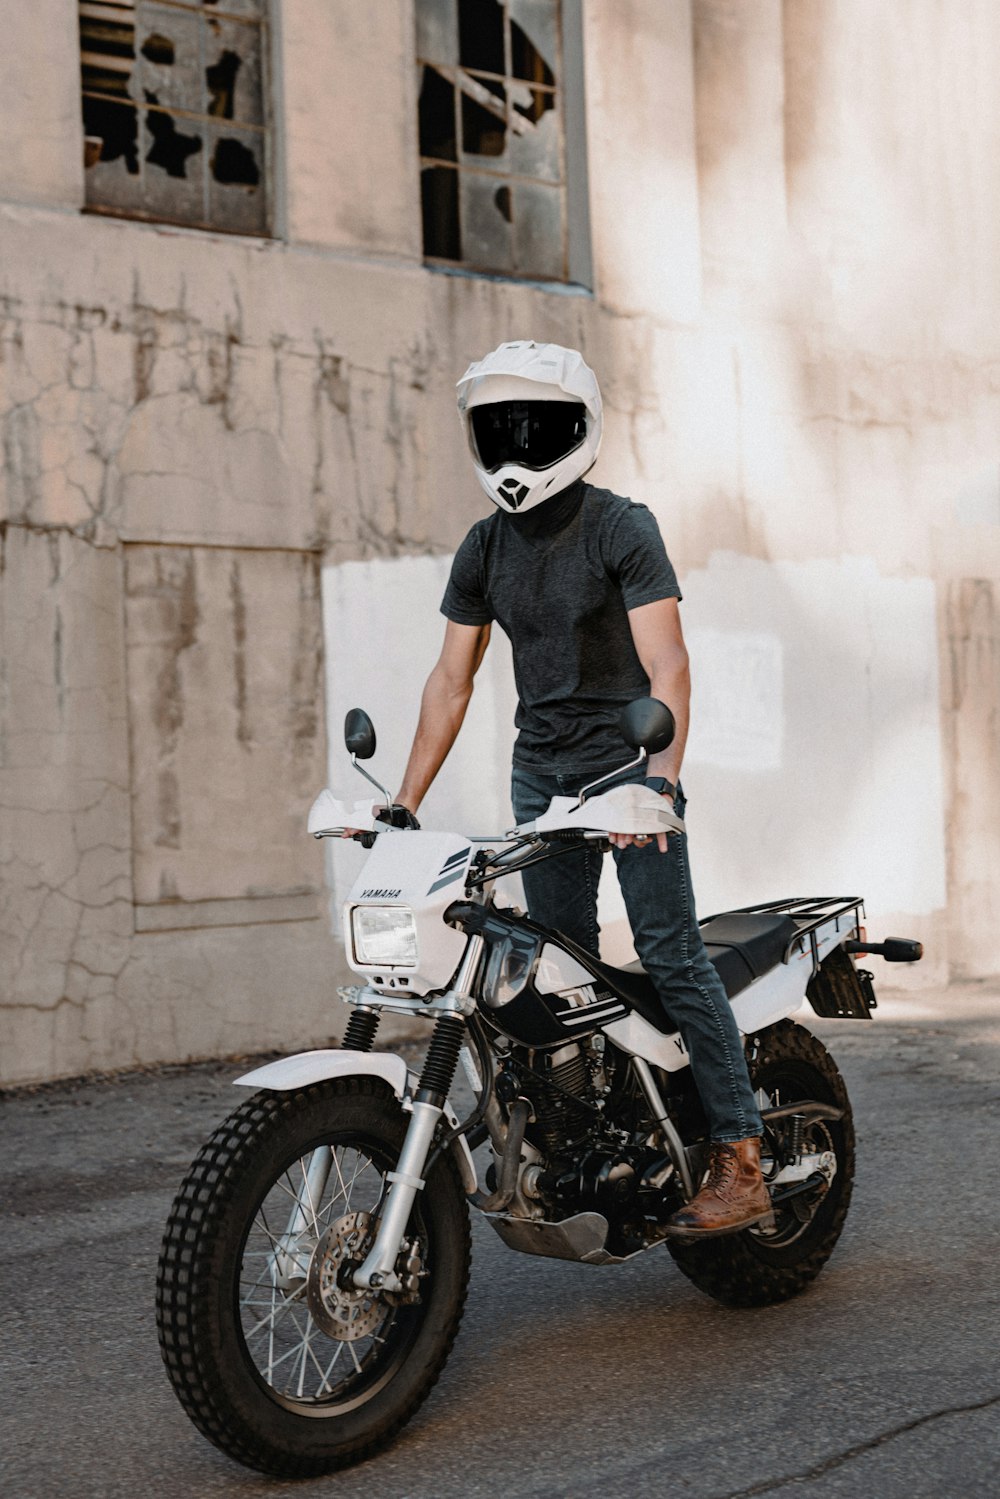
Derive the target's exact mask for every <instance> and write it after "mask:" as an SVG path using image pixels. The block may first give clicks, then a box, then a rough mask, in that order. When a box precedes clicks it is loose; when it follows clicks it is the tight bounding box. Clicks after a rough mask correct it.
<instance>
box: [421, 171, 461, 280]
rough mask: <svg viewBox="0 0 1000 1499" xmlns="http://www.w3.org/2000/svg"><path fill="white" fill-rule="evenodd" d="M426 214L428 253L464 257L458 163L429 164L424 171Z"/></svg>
mask: <svg viewBox="0 0 1000 1499" xmlns="http://www.w3.org/2000/svg"><path fill="white" fill-rule="evenodd" d="M420 197H421V201H422V204H423V216H424V254H425V255H429V256H431V257H432V258H434V259H440V260H461V258H462V246H461V242H460V239H459V233H458V172H457V171H456V170H455V169H454V167H425V168H424V170H423V171H422V172H421V173H420Z"/></svg>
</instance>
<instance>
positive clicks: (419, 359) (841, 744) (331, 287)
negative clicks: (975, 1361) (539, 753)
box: [0, 0, 1000, 1080]
mask: <svg viewBox="0 0 1000 1499" xmlns="http://www.w3.org/2000/svg"><path fill="white" fill-rule="evenodd" d="M583 12H584V58H585V68H586V81H587V100H586V107H587V115H586V119H587V149H588V167H589V178H590V200H591V229H592V251H593V261H594V279H595V288H594V292H593V294H592V295H591V294H586V293H584V292H582V291H576V292H574V291H572V290H570V291H569V292H567V290H566V289H563V288H545V287H540V286H535V285H529V284H518V283H513V282H504V281H502V280H498V279H493V280H491V279H488V278H476V277H468V276H455V275H445V274H441V273H437V272H433V271H430V270H427V269H425V268H424V267H423V266H422V265H421V263H420V255H419V246H420V236H419V218H418V205H417V193H416V167H415V152H416V143H415V79H414V73H413V69H412V68H411V65H410V41H409V38H410V37H411V36H412V25H413V17H412V10H411V7H410V5H409V4H406V3H403V0H385V3H380V4H379V5H378V6H377V7H366V8H365V14H366V21H365V25H364V27H363V28H360V29H359V26H358V22H357V7H356V6H355V5H354V4H352V3H351V0H281V3H278V4H276V5H275V6H274V12H273V14H274V20H275V39H276V52H275V56H276V64H277V68H278V75H279V76H278V79H277V87H276V90H275V99H276V102H277V105H278V120H277V157H278V161H279V171H278V180H277V191H278V202H277V204H276V222H277V224H278V227H279V232H280V235H281V237H280V238H277V239H275V240H271V241H262V240H252V239H240V238H235V237H226V236H215V235H210V234H205V233H200V232H195V231H185V230H176V229H168V228H166V227H163V226H151V225H142V224H138V223H130V222H127V221H124V220H112V219H106V218H97V217H94V216H88V215H82V214H81V213H80V212H79V209H80V205H81V201H82V173H81V166H80V163H81V158H82V140H81V135H80V128H79V115H78V96H79V77H78V62H77V54H76V44H75V31H74V14H75V7H73V6H72V5H71V4H68V3H67V0H39V3H37V4H36V5H35V6H33V7H32V8H31V12H30V16H29V15H28V14H27V13H26V14H25V15H24V16H22V17H21V18H20V19H19V20H18V22H17V28H18V37H19V38H20V41H19V45H20V46H21V47H22V52H21V54H20V55H21V57H22V58H23V57H25V56H29V57H30V56H31V55H34V54H35V53H38V52H39V49H41V51H42V52H43V53H44V67H40V68H38V69H35V70H32V69H26V68H20V67H19V68H17V69H15V70H14V71H13V73H12V74H11V77H10V78H9V79H8V78H7V75H6V74H4V75H3V78H2V79H0V82H3V83H4V87H3V88H0V113H2V116H3V126H4V138H5V142H6V145H5V152H4V159H3V162H2V164H0V196H2V198H3V203H2V206H0V319H2V321H0V353H2V364H0V432H2V442H3V455H4V460H3V490H2V499H0V504H2V508H0V515H2V516H3V518H4V552H3V568H4V571H3V575H2V596H0V619H2V622H3V623H2V628H3V646H2V651H3V657H2V660H3V676H2V678H0V803H2V806H3V808H4V811H3V822H2V829H0V840H2V842H0V858H2V859H3V867H4V886H3V900H2V913H3V914H2V923H0V931H2V936H0V954H2V960H0V972H2V974H3V980H2V990H0V1059H2V1060H0V1069H2V1070H0V1077H2V1079H4V1080H24V1079H32V1078H39V1077H48V1076H56V1075H66V1074H72V1073H75V1072H81V1071H84V1070H86V1069H88V1068H93V1067H101V1068H109V1067H116V1066H126V1065H131V1064H134V1063H136V1062H144V1061H156V1060H175V1059H182V1058H186V1057H191V1056H198V1055H211V1054H218V1053H223V1052H234V1051H241V1050H243V1051H252V1050H258V1049H261V1048H266V1047H271V1046H274V1047H283V1048H285V1047H294V1046H298V1045H300V1044H308V1043H310V1042H313V1041H316V1040H322V1039H325V1038H326V1037H327V1036H328V1035H329V1034H330V1033H331V1032H332V1031H334V1030H336V1029H337V1028H339V1026H340V1025H341V1024H342V1020H341V1016H340V1014H339V1013H338V1012H339V1010H340V1006H339V1005H338V1004H337V1003H336V1001H335V999H333V997H332V996H333V989H334V985H335V982H336V981H337V977H338V975H339V974H340V973H342V971H343V965H342V958H341V955H340V952H339V946H338V942H337V939H336V936H335V935H333V934H331V921H330V916H329V912H328V910H327V906H328V896H327V890H328V888H332V889H333V890H334V894H335V895H336V891H337V890H340V889H342V888H343V882H344V880H345V879H347V878H348V876H349V873H350V865H351V861H352V860H353V859H355V858H356V853H355V851H354V850H344V849H338V850H337V851H336V856H335V857H332V856H331V860H330V867H329V869H325V868H324V863H323V853H322V851H321V850H320V848H319V847H318V846H316V845H314V844H312V843H310V841H309V840H308V839H306V837H305V836H304V831H303V829H304V813H305V810H306V808H307V806H308V803H309V800H310V798H311V795H312V793H313V791H314V789H316V788H317V787H318V786H319V785H321V784H322V783H323V781H324V780H326V779H328V778H329V779H330V781H331V783H332V784H333V785H335V786H336V787H337V789H338V790H340V791H342V792H347V791H348V790H352V791H353V790H354V789H355V785H356V784H357V783H356V782H355V780H354V777H353V774H352V773H351V772H350V770H349V767H348V766H347V763H346V758H345V757H344V756H343V754H342V752H341V750H340V726H341V723H342V715H343V710H344V708H345V707H347V706H352V705H353V703H354V702H356V701H360V702H363V703H364V705H365V706H367V707H368V708H369V711H371V712H372V714H373V716H374V717H375V719H376V723H377V726H378V729H379V733H380V741H381V743H380V751H379V756H378V760H377V763H376V769H377V770H378V771H381V772H382V773H383V775H384V777H385V778H386V779H387V780H388V781H390V782H392V781H394V780H395V778H396V777H397V776H398V774H399V772H400V770H401V766H402V761H403V758H404V756H405V752H406V747H407V739H408V734H409V732H410V727H411V725H412V722H413V719H414V716H415V712H416V706H417V702H418V699H419V691H420V686H421V683H422V679H423V676H424V675H425V673H426V671H427V669H429V666H430V665H431V664H432V662H433V659H434V655H435V653H436V650H437V645H438V640H439V638H440V632H441V629H442V622H441V621H440V618H439V616H438V615H437V613H436V609H437V604H438V602H439V597H440V593H441V589H442V586H443V581H444V579H445V577H446V574H447V567H448V558H449V556H450V554H451V552H452V551H453V550H454V548H455V546H456V545H457V543H458V541H459V540H460V538H461V536H462V535H463V534H464V531H465V529H466V528H467V526H468V525H469V524H470V523H471V522H472V521H473V520H474V519H475V518H476V517H477V516H478V515H479V514H481V513H482V495H481V492H480V491H479V489H478V486H477V485H476V484H475V482H474V480H473V479H472V477H471V473H470V469H469V464H468V458H467V454H466V452H465V450H464V446H463V443H462V440H461V434H460V430H459V427H458V423H457V420H456V418H455V415H454V409H453V384H454V381H455V379H456V378H457V376H458V375H459V374H460V373H461V371H462V369H463V368H464V367H465V364H466V363H467V362H468V360H469V359H470V358H473V357H475V356H477V355H478V354H480V353H482V352H483V351H485V350H486V349H488V348H490V347H492V346H494V345H495V344H496V343H497V342H498V341H500V340H501V339H503V338H506V337H524V336H532V337H536V338H540V339H546V338H551V339H557V340H559V341H561V342H565V343H571V344H577V345H579V346H581V347H583V348H584V349H585V351H586V353H587V355H588V357H589V358H590V359H591V361H592V362H593V364H594V365H595V367H596V368H597V370H598V372H599V374H600V377H601V380H602V385H603V389H604V394H605V400H606V405H607V419H606V433H607V435H606V439H605V447H604V450H603V452H602V455H601V458H600V460H599V464H598V466H597V468H596V469H595V471H594V475H593V477H594V479H595V480H596V481H597V482H599V483H604V484H607V485H610V486H611V487H614V488H617V489H619V490H620V491H622V492H624V493H630V494H632V495H634V496H635V498H637V499H642V500H644V501H645V502H646V503H647V504H649V505H650V506H651V507H652V508H653V510H654V511H655V513H656V514H657V516H658V518H659V520H660V523H661V527H662V530H663V533H664V536H665V538H666V541H667V546H668V550H669V551H670V553H671V556H672V558H673V560H674V561H675V563H676V565H677V567H678V569H679V571H680V573H681V575H682V583H683V586H684V589H685V604H684V619H685V624H686V628H687V630H688V633H689V635H690V639H691V644H692V654H693V663H694V677H695V721H694V728H693V731H692V739H691V750H690V755H689V761H688V765H687V767H686V770H685V782H686V786H687V789H688V791H689V795H690V801H691V806H690V819H691V826H692V837H693V845H694V861H695V869H696V875H697V877H698V885H699V896H700V903H701V906H702V909H703V910H705V911H707V910H708V909H709V908H718V907H719V906H724V905H727V904H731V903H739V904H742V903H745V902H747V901H750V900H754V899H765V898H768V897H770V896H775V895H781V894H786V893H815V892H816V891H818V890H824V889H827V888H830V889H835V890H840V889H843V890H845V891H846V892H847V893H854V892H855V891H857V892H859V893H862V894H865V895H867V896H868V898H869V910H870V921H869V925H870V926H871V927H873V928H874V927H877V928H878V929H879V930H881V931H885V930H890V931H899V932H900V933H908V934H912V935H917V936H922V937H923V938H924V939H925V941H926V942H927V943H928V947H929V957H928V960H927V962H926V964H925V965H924V966H923V968H922V969H921V970H914V973H913V974H912V975H910V976H909V977H910V981H911V982H913V981H921V980H932V979H933V980H935V981H936V980H938V979H940V978H941V977H942V976H946V975H947V974H948V973H950V972H951V973H961V974H962V975H964V976H972V977H975V976H977V975H981V974H986V973H993V972H996V971H997V969H998V967H1000V935H998V934H1000V921H998V919H997V917H998V915H1000V911H998V905H1000V866H998V857H1000V856H998V852H997V851H998V848H1000V840H998V837H997V834H998V832H1000V776H998V774H997V771H998V761H1000V745H998V742H997V729H996V724H997V714H996V701H997V690H998V687H1000V682H998V666H997V663H998V660H1000V648H998V638H1000V626H998V619H1000V608H998V603H997V590H998V587H1000V454H998V440H997V435H996V434H997V431H998V415H1000V379H998V370H1000V334H998V333H997V331H996V330H997V329H998V328H1000V307H998V305H997V303H998V298H1000V289H998V287H997V283H996V276H995V265H996V260H997V249H998V246H997V238H998V234H1000V213H998V207H1000V204H998V196H1000V180H998V179H997V178H996V174H995V172H994V170H993V162H994V161H995V159H996V147H997V135H998V126H1000V118H998V110H1000V105H997V103H996V102H995V89H994V87H993V80H992V78H991V74H990V59H991V58H992V57H994V56H995V55H996V54H997V49H998V46H1000V14H998V13H997V12H996V10H995V8H994V7H992V6H990V5H988V4H986V3H976V0H959V3H957V4H955V3H950V4H945V3H943V0H912V3H911V4H910V5H909V6H907V7H905V8H903V9H902V10H900V9H899V8H893V7H872V6H870V5H865V4H863V3H862V0H839V3H837V4H834V3H833V0H787V3H786V4H784V5H782V4H780V3H778V0H755V4H754V5H752V6H748V5H745V4H740V3H738V0H697V3H695V4H693V5H690V6H689V5H688V4H686V3H680V0H678V3H675V4H672V5H670V6H663V5H662V4H661V3H659V0H628V3H622V4H620V5H619V4H617V3H616V4H615V5H613V6H612V5H610V4H607V3H601V0H585V4H584V7H583ZM53 39H55V41H53ZM32 49H34V53H33V51H32ZM5 55H6V56H7V58H8V63H7V64H0V67H4V66H7V67H8V70H9V65H10V64H9V60H10V54H9V53H8V54H5ZM39 80H41V81H39ZM512 711H513V695H512V686H511V681H510V672H509V661H508V660H507V659H506V657H505V645H504V642H502V640H498V641H497V642H496V643H494V644H493V645H492V646H491V648H490V652H489V655H488V657H487V663H486V665H485V666H484V668H483V674H482V676H481V678H480V686H479V687H478V688H477V693H476V696H475V698H474V702H473V709H472V712H471V716H470V721H469V724H468V726H467V728H466V730H465V731H464V734H463V737H462V739H461V740H460V743H459V745H458V746H457V748H456V751H455V755H454V758H453V760H452V761H451V762H449V765H448V766H447V767H446V769H445V771H444V773H443V774H442V777H441V778H440V780H439V783H438V785H437V786H436V787H435V788H434V791H433V792H432V794H431V796H430V797H429V798H428V803H427V808H426V819H427V821H428V822H429V823H431V824H432V825H436V826H441V825H447V824H448V823H452V824H453V825H460V826H463V827H468V828H470V829H472V830H475V831H478V830H479V829H480V828H481V826H482V824H483V819H484V818H485V819H486V821H487V822H489V823H494V822H496V820H497V819H500V820H501V821H502V820H503V819H504V818H505V817H506V812H507V803H506V785H507V772H508V760H509V745H510V738H511V725H510V720H511V717H512ZM327 744H328V745H329V749H328V748H327ZM473 825H475V827H474V828H473ZM604 917H605V923H606V936H607V948H606V950H607V952H608V954H609V955H610V956H616V955H621V954H623V953H624V950H625V947H626V945H627V932H626V931H625V930H624V928H623V924H622V920H621V912H620V908H619V907H618V906H617V905H616V901H615V894H614V891H613V890H606V891H605V892H604ZM332 925H333V927H334V929H335V926H336V923H335V922H334V923H333V924H332Z"/></svg>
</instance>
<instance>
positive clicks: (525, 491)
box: [458, 340, 604, 515]
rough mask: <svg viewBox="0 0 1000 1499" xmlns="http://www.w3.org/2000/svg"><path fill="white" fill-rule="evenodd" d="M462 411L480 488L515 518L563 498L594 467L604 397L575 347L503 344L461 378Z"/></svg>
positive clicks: (599, 436) (473, 365) (601, 424)
mask: <svg viewBox="0 0 1000 1499" xmlns="http://www.w3.org/2000/svg"><path fill="white" fill-rule="evenodd" d="M458 411H459V415H460V417H461V419H462V424H463V426H464V427H465V431H466V436H467V438H468V442H469V447H470V449H471V451H472V458H473V462H474V463H475V466H476V474H477V476H478V478H479V482H480V484H481V485H482V486H483V488H484V489H485V491H486V493H487V494H488V495H489V497H490V499H491V500H492V501H493V503H494V504H495V505H499V507H500V509H501V510H506V511H508V512H510V513H511V514H514V513H516V514H518V515H522V514H523V513H524V512H525V511H526V510H532V509H533V508H534V507H535V506H536V505H540V504H541V503H542V501H543V500H547V499H548V498H549V497H550V496H551V495H554V494H558V493H559V492H560V491H561V490H563V489H566V488H567V487H568V486H569V485H570V484H572V483H573V481H574V480H575V479H580V478H582V477H583V475H584V474H585V473H587V472H588V470H589V469H591V468H592V467H593V466H594V463H595V462H596V461H597V450H598V448H599V447H600V446H601V432H602V430H603V424H604V419H603V414H602V409H601V392H600V390H599V389H598V385H597V379H596V377H595V375H594V372H593V370H592V369H591V368H590V366H589V365H588V364H586V363H585V362H584V359H583V355H582V354H580V353H578V351H577V350H576V349H564V348H563V347H562V346H561V344H536V343H533V342H530V341H528V340H520V341H519V342H517V343H509V344H501V345H500V347H499V348H498V349H494V350H493V353H492V354H487V356H486V358H485V359H480V360H478V361H477V362H476V363H475V364H470V365H469V368H468V369H467V370H466V372H465V374H464V375H463V376H462V378H461V380H459V382H458Z"/></svg>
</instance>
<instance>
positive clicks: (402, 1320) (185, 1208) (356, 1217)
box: [156, 1078, 469, 1478]
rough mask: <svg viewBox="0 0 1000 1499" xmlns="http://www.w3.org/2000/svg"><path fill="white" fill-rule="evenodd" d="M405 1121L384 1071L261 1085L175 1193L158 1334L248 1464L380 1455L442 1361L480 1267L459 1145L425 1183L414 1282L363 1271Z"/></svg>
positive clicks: (280, 1470) (160, 1279)
mask: <svg viewBox="0 0 1000 1499" xmlns="http://www.w3.org/2000/svg"><path fill="white" fill-rule="evenodd" d="M406 1125H407V1115H405V1114H404V1113H403V1111H402V1110H401V1108H400V1107H399V1104H398V1102H397V1101H396V1099H395V1097H394V1096H393V1095H392V1093H391V1092H389V1091H388V1090H387V1089H386V1088H385V1086H384V1085H383V1084H381V1083H379V1082H377V1081H375V1080H373V1079H370V1078H342V1079H337V1080H335V1081H334V1080H330V1081H327V1082H323V1083H318V1084H316V1085H315V1086H313V1087H310V1088H304V1089H301V1090H299V1091H298V1092H294V1093H259V1094H256V1095H254V1097H252V1098H250V1099H248V1100H247V1102H246V1103H244V1104H243V1105H242V1106H241V1107H240V1108H239V1109H237V1110H236V1111H235V1112H234V1113H233V1114H232V1115H230V1117H229V1118H228V1119H226V1120H225V1121H224V1122H223V1123H222V1124H221V1125H220V1126H219V1128H218V1129H217V1130H216V1132H215V1134H214V1135H213V1136H212V1138H211V1139H210V1140H209V1141H208V1143H207V1144H206V1145H205V1146H204V1147H203V1149H202V1150H201V1152H200V1154H199V1155H198V1156H197V1158H196V1159H195V1161H194V1163H193V1165H192V1167H191V1169H190V1171H189V1173H188V1175H187V1178H186V1179H185V1181H184V1183H183V1185H182V1187H181V1189H180V1192H179V1193H178V1195H177V1199H176V1201H175V1202H174V1205H173V1209H172V1211H171V1214H170V1218H169V1220H168V1223H167V1228H166V1233H165V1236H164V1240H163V1248H162V1251H161V1255H160V1263H159V1270H158V1274H157V1298H156V1300H157V1326H158V1329H159V1336H160V1348H161V1351H162V1353H163V1358H164V1362H165V1364H166V1367H167V1373H168V1375H169V1378H170V1381H171V1383H172V1385H173V1387H174V1391H175V1393H176V1394H177V1396H178V1399H179V1400H180V1402H181V1404H182V1405H183V1406H184V1409H185V1410H186V1411H187V1413H188V1415H189V1416H190V1417H191V1419H192V1421H193V1422H194V1424H195V1425H196V1426H197V1427H198V1429H199V1430H200V1431H201V1432H202V1433H203V1435H205V1436H206V1437H208V1439H209V1440H210V1441H212V1442H214V1443H215V1445H216V1446H217V1447H220V1448H221V1449H222V1450H223V1451H224V1452H226V1453H228V1455H229V1456H230V1457H233V1458H235V1459H236V1460H237V1461H238V1462H241V1463H244V1464H245V1465H246V1466H248V1467H251V1468H258V1469H260V1470H261V1471H263V1472H265V1473H270V1474H274V1475H276V1476H279V1477H286V1478H304V1477H309V1476H312V1475H316V1474H319V1473H325V1472H329V1471H330V1470H331V1469H334V1468H339V1467H343V1466H345V1465H346V1464H348V1463H352V1462H357V1461H359V1460H360V1459H362V1458H365V1457H369V1456H371V1454H372V1453H374V1452H376V1451H377V1450H378V1449H379V1448H380V1447H382V1446H384V1445H385V1444H386V1443H387V1442H388V1441H390V1440H391V1438H392V1437H393V1436H394V1435H395V1433H396V1432H397V1431H398V1430H399V1428H400V1427H401V1426H402V1425H403V1424H404V1423H405V1422H406V1421H407V1420H408V1419H409V1418H410V1416H411V1415H412V1414H413V1412H414V1411H415V1410H416V1409H417V1407H418V1406H419V1405H420V1403H421V1401H422V1400H423V1399H424V1398H425V1397H426V1396H427V1394H428V1393H429V1391H430V1390H431V1388H432V1386H433V1385H434V1383H435V1382H436V1380H437V1378H438V1375H439V1374H440V1372H441V1368H442V1366H443V1364H444V1362H445V1359H446V1358H447V1356H448V1353H449V1351H450V1349H451V1345H452V1343H453V1342H454V1339H455V1334H456V1332H457V1331H458V1324H459V1321H460V1320H461V1315H462V1308H463V1306H464V1302H465V1293H466V1288H467V1285H468V1278H469V1216H468V1207H467V1204H466V1201H465V1197H464V1194H463V1191H462V1186H461V1182H460V1180H459V1177H458V1173H457V1170H456V1168H455V1165H454V1162H453V1161H452V1159H451V1157H450V1155H444V1156H442V1157H441V1159H440V1160H439V1161H438V1163H437V1164H436V1165H435V1167H434V1169H433V1171H432V1172H431V1174H430V1176H429V1177H428V1179H427V1184H426V1186H425V1187H424V1189H423V1191H422V1192H420V1193H418V1196H417V1201H416V1204H415V1206H414V1209H413V1213H412V1215H411V1220H410V1225H409V1229H408V1231H407V1241H406V1247H405V1250H404V1257H403V1258H404V1263H405V1269H406V1277H407V1290H406V1292H405V1293H404V1294H402V1295H397V1296H388V1295H381V1294H379V1293H377V1292H373V1291H359V1290H357V1289H356V1288H355V1287H354V1285H353V1282H352V1279H351V1274H352V1271H353V1269H354V1268H355V1267H356V1266H357V1265H358V1264H360V1263H361V1261H362V1260H363V1258H364V1256H365V1254H366V1253H367V1250H368V1248H369V1247H370V1244H371V1241H372V1237H373V1234H374V1229H375V1226H376V1223H377V1218H378V1212H379V1210H380V1208H381V1205H382V1202H383V1199H384V1194H385V1191H386V1178H387V1174H388V1173H389V1172H391V1171H392V1170H394V1168H395V1166H396V1162H397V1160H398V1157H399V1152H400V1149H401V1147H402V1144H403V1139H404V1136H405V1134H406Z"/></svg>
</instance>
